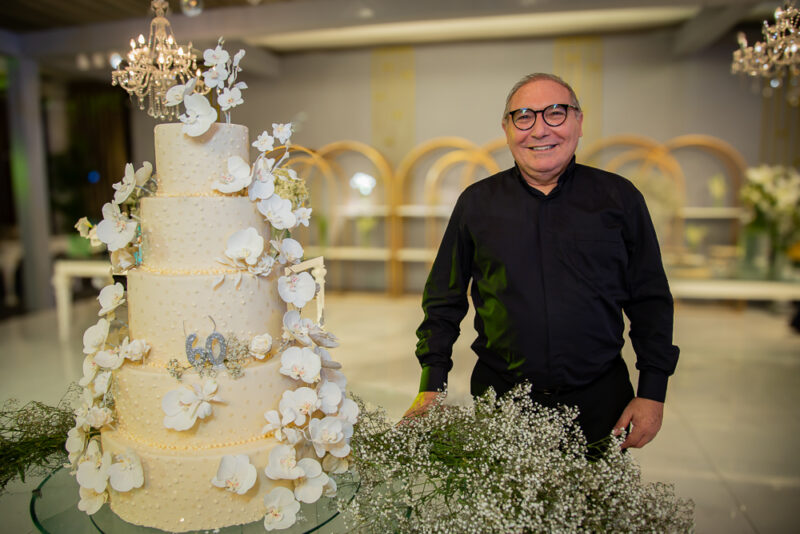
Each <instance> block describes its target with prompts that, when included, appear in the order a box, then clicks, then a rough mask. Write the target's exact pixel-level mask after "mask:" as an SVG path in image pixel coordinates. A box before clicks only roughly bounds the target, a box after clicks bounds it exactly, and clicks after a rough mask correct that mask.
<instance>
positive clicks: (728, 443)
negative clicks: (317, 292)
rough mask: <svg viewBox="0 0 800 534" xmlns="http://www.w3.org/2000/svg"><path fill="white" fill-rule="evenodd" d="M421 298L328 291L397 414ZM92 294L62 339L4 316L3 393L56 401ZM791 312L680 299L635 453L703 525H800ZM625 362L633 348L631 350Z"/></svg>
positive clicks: (341, 323)
mask: <svg viewBox="0 0 800 534" xmlns="http://www.w3.org/2000/svg"><path fill="white" fill-rule="evenodd" d="M418 303H419V297H416V296H408V297H402V298H399V299H389V298H386V297H383V296H378V295H364V294H359V295H353V294H339V295H335V294H334V295H329V296H328V299H327V305H328V309H327V317H328V329H329V330H330V331H331V332H333V333H335V334H336V335H337V336H338V337H339V338H340V340H341V342H342V346H341V347H340V348H338V349H335V351H334V356H335V358H336V359H337V360H339V361H341V362H342V363H343V364H344V370H345V371H346V373H347V375H348V378H349V381H350V389H352V390H353V391H354V392H356V393H358V394H359V395H361V396H362V397H364V398H366V399H367V400H370V401H372V402H373V403H375V404H380V405H383V406H384V407H385V408H386V409H387V410H388V412H389V414H390V415H393V416H395V417H399V416H400V415H401V414H402V412H403V411H404V410H405V408H406V407H407V406H408V404H409V403H410V402H411V400H412V398H413V397H414V395H415V393H416V389H417V383H418V379H419V376H418V368H417V364H416V361H415V359H414V356H413V350H414V344H415V341H416V339H415V336H414V330H415V329H416V326H417V324H418V322H419V320H420V319H421V312H420V310H419V304H418ZM96 310H97V305H96V302H93V301H85V302H81V303H79V304H78V305H76V307H75V313H74V315H73V321H74V328H73V332H72V338H71V341H70V342H68V343H66V344H60V343H59V342H58V340H57V336H56V323H55V313H54V312H53V311H48V312H43V313H39V314H33V315H28V316H24V317H18V318H12V319H7V320H5V321H3V322H1V323H0V340H2V347H3V348H2V352H1V353H0V354H2V360H1V363H0V365H1V366H2V367H1V368H0V369H2V372H1V373H0V399H5V398H9V397H16V398H18V399H20V400H29V399H37V400H41V401H45V402H51V403H54V402H57V401H58V399H59V398H60V396H61V395H62V393H63V392H64V390H65V388H66V385H67V384H68V383H69V382H70V381H74V380H76V379H77V378H79V375H80V373H81V361H82V354H81V334H82V332H83V330H84V329H85V328H86V327H87V326H88V325H90V324H92V323H94V321H95V320H96V315H95V314H96ZM787 323H788V316H787V315H786V310H784V311H783V312H776V311H770V310H769V309H766V308H755V307H749V308H746V309H735V308H733V307H728V306H718V305H708V304H688V303H683V304H681V305H679V307H678V309H677V312H676V341H677V343H678V344H679V345H680V346H681V349H682V355H681V361H680V364H679V367H678V371H677V373H676V375H675V377H674V378H673V379H672V380H671V382H670V390H669V393H668V399H667V405H666V413H665V420H664V426H663V428H662V431H661V433H660V434H659V436H658V437H657V438H656V440H655V441H654V442H652V443H651V444H650V445H648V446H647V447H645V448H644V449H642V450H641V451H636V452H635V456H636V457H637V459H638V460H639V462H640V464H641V466H642V473H643V477H644V478H645V479H646V480H662V481H668V482H674V484H675V486H676V491H677V492H678V494H679V495H681V496H684V497H690V498H692V499H694V501H695V503H696V513H695V520H696V527H697V528H696V530H697V532H698V533H724V534H735V533H781V534H783V533H789V532H800V515H798V514H797V506H798V503H800V455H798V445H797V438H798V437H800V411H799V410H798V409H797V407H798V406H799V405H800V335H798V334H795V333H793V332H792V331H791V330H790V329H789V328H788V327H787ZM470 325H471V318H468V319H466V320H465V322H464V323H463V324H462V329H463V330H464V332H465V333H464V335H462V338H461V339H460V340H459V342H458V344H457V346H456V349H455V367H454V370H453V372H452V374H451V380H450V381H451V397H452V399H453V400H455V401H458V400H459V399H462V400H463V399H464V398H465V395H466V391H467V383H468V376H469V372H470V369H471V366H472V364H473V362H474V356H473V355H472V354H471V352H470V350H469V343H470V342H471V339H472V337H473V336H472V335H471V334H470V332H471V330H472V329H471V326H470ZM625 355H626V359H627V360H628V361H629V362H631V361H632V359H631V356H632V354H631V353H629V352H628V353H626V354H625ZM31 484H32V483H30V482H29V484H27V485H22V484H15V485H13V487H12V488H11V490H12V492H11V493H10V494H9V495H6V496H5V497H3V498H2V499H0V517H2V518H3V520H2V523H0V532H9V533H22V534H24V533H27V532H33V527H32V525H31V523H30V520H29V519H28V501H29V496H30V487H31Z"/></svg>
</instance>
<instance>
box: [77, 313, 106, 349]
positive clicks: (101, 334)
mask: <svg viewBox="0 0 800 534" xmlns="http://www.w3.org/2000/svg"><path fill="white" fill-rule="evenodd" d="M110 326H111V324H110V323H109V322H108V321H107V320H106V319H100V320H98V321H97V324H95V325H93V326H90V327H89V328H87V329H86V332H84V333H83V353H84V354H94V353H95V352H97V351H99V350H100V349H101V348H103V346H104V345H105V343H106V338H108V329H109V327H110Z"/></svg>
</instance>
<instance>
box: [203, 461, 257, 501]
mask: <svg viewBox="0 0 800 534" xmlns="http://www.w3.org/2000/svg"><path fill="white" fill-rule="evenodd" d="M256 478H258V472H257V471H256V468H255V466H254V465H253V464H251V463H250V458H248V456H247V455H246V454H237V455H236V456H232V455H229V454H226V455H225V456H223V457H222V459H221V460H220V462H219V468H218V469H217V475H216V476H215V477H214V478H213V479H211V483H212V484H213V485H214V486H216V487H218V488H224V489H226V490H228V491H230V492H231V493H235V494H237V495H244V494H245V493H247V492H248V491H249V490H250V488H252V487H253V485H254V484H255V483H256Z"/></svg>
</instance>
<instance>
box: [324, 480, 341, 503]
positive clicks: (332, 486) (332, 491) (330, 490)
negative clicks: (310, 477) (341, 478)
mask: <svg viewBox="0 0 800 534" xmlns="http://www.w3.org/2000/svg"><path fill="white" fill-rule="evenodd" d="M338 489H339V488H338V486H337V485H336V481H335V480H334V479H333V477H328V481H327V482H326V483H325V485H324V486H322V494H323V495H324V496H325V497H328V498H329V499H332V498H333V497H336V491H337V490H338Z"/></svg>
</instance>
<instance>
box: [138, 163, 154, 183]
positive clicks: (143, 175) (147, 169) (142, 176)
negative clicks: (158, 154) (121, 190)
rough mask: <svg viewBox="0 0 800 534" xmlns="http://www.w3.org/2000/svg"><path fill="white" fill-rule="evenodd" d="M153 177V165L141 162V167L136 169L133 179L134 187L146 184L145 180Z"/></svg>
mask: <svg viewBox="0 0 800 534" xmlns="http://www.w3.org/2000/svg"><path fill="white" fill-rule="evenodd" d="M152 175H153V164H152V163H150V162H149V161H143V162H142V166H141V167H139V168H138V169H136V172H135V173H134V177H135V178H136V185H138V186H142V185H144V184H146V183H147V180H149V179H150V177H151V176H152Z"/></svg>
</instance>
